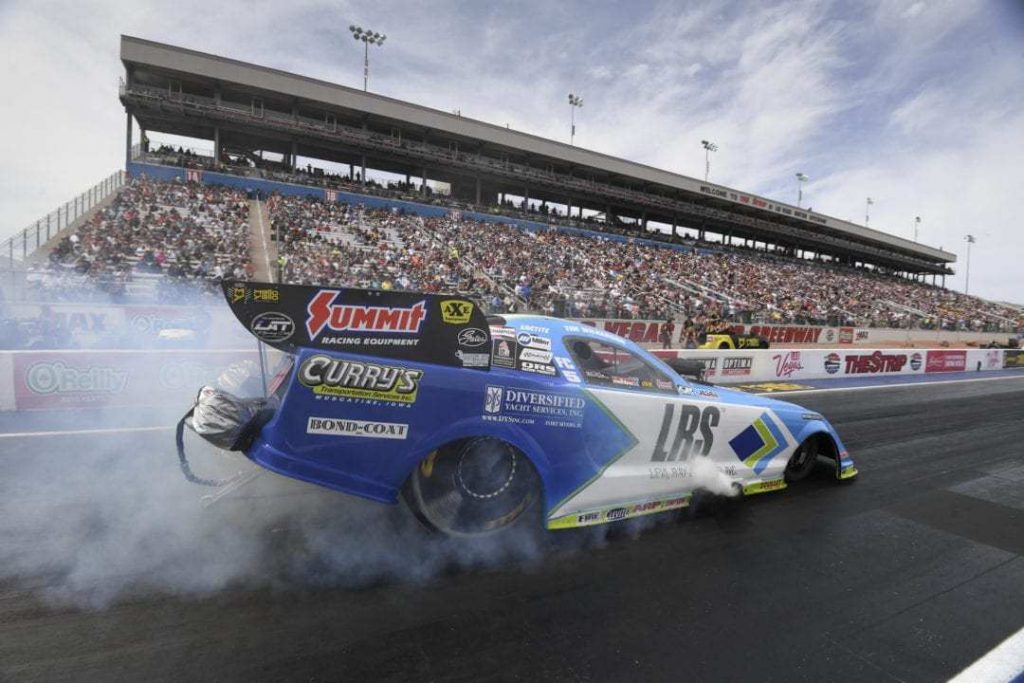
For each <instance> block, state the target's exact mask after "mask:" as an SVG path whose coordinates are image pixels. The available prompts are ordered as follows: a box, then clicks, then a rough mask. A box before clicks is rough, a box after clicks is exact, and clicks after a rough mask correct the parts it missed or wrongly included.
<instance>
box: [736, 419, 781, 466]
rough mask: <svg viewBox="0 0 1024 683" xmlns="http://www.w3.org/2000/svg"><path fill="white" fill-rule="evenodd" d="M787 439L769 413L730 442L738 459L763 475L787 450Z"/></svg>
mask: <svg viewBox="0 0 1024 683" xmlns="http://www.w3.org/2000/svg"><path fill="white" fill-rule="evenodd" d="M788 445H789V444H788V442H787V441H786V437H785V436H784V435H783V434H782V430H781V429H780V428H779V425H778V424H776V422H775V420H773V419H772V416H771V415H770V414H769V413H764V414H762V415H761V417H759V418H757V419H756V420H754V423H753V424H751V425H750V426H749V427H747V428H746V429H744V430H743V431H742V432H740V433H739V434H737V435H736V436H735V437H733V438H732V439H731V440H730V441H729V446H730V447H731V448H732V452H733V453H735V454H736V457H737V458H739V459H740V462H742V463H743V464H744V465H746V466H747V467H749V468H751V469H752V470H754V472H755V473H756V474H761V472H763V471H764V468H765V467H767V466H768V463H770V462H771V460H772V458H774V457H775V456H777V455H778V454H779V453H782V452H783V451H784V450H786V447H787V446H788Z"/></svg>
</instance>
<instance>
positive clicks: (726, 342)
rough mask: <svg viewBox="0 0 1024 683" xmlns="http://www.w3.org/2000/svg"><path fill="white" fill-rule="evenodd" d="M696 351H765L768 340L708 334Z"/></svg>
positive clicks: (746, 335)
mask: <svg viewBox="0 0 1024 683" xmlns="http://www.w3.org/2000/svg"><path fill="white" fill-rule="evenodd" d="M697 348H698V349H767V348H768V340H767V339H765V338H764V337H759V336H757V335H756V334H736V333H734V332H729V333H723V334H713V333H709V334H708V335H707V336H706V338H705V339H704V341H703V343H702V344H701V345H700V346H698V347H697Z"/></svg>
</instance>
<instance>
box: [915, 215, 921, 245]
mask: <svg viewBox="0 0 1024 683" xmlns="http://www.w3.org/2000/svg"><path fill="white" fill-rule="evenodd" d="M920 227H921V217H920V216H914V241H915V242H916V241H917V229H918V228H920Z"/></svg>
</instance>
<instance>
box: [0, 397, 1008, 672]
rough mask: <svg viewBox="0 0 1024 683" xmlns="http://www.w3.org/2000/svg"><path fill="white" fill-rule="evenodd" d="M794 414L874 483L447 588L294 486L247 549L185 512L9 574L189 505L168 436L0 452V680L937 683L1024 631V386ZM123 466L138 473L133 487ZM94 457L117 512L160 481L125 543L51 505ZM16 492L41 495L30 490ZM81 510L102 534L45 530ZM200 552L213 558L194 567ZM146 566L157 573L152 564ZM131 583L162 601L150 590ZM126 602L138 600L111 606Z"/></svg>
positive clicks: (333, 503) (658, 529)
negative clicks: (223, 572)
mask: <svg viewBox="0 0 1024 683" xmlns="http://www.w3.org/2000/svg"><path fill="white" fill-rule="evenodd" d="M793 400H795V401H797V402H799V403H800V404H802V405H805V406H807V407H808V408H809V409H812V410H816V411H819V412H821V413H823V414H824V415H826V416H827V417H828V418H829V419H830V420H831V421H832V422H833V424H835V426H836V427H837V429H838V430H839V432H840V434H841V435H842V436H843V438H844V440H845V442H846V445H847V447H848V448H849V451H850V453H851V455H852V456H853V458H854V459H855V460H856V462H857V466H858V468H859V469H860V471H861V478H860V480H858V481H856V482H854V483H852V484H847V485H840V484H836V483H834V482H832V481H831V480H830V479H829V478H828V476H827V473H826V472H821V473H820V476H818V477H816V478H815V479H814V480H813V481H809V482H805V483H804V484H801V485H798V486H793V487H791V488H790V489H789V490H787V491H785V492H782V493H779V494H770V495H762V496H757V497H754V498H750V499H747V500H744V501H740V502H738V503H736V504H731V505H720V506H711V508H710V509H704V510H703V512H701V511H698V513H697V514H693V513H687V514H684V515H680V516H679V517H678V518H677V519H666V518H662V519H661V520H660V521H659V523H656V524H654V525H653V526H651V527H650V528H646V529H644V530H643V531H642V532H641V531H639V530H638V528H637V526H636V525H630V524H629V523H624V524H622V525H619V526H618V527H616V528H615V529H613V530H612V532H611V533H610V534H609V535H608V536H607V537H605V536H604V535H602V534H597V535H595V534H594V533H591V532H586V533H584V532H558V533H557V534H549V535H548V536H549V537H550V538H547V537H546V540H545V541H542V542H540V544H539V545H538V544H535V545H532V546H530V545H529V544H526V543H525V542H524V545H525V546H526V549H525V550H524V549H522V548H520V549H518V551H517V552H515V553H509V560H508V561H507V562H505V561H498V562H494V561H491V560H487V559H486V558H484V556H483V555H480V556H474V555H473V551H471V550H465V549H464V550H462V551H459V550H455V549H452V548H448V549H447V550H446V552H451V553H456V554H458V553H461V554H459V561H458V562H455V563H454V564H455V565H456V566H455V567H454V568H452V567H450V566H447V567H446V566H445V564H444V562H443V561H442V562H440V563H439V562H438V559H437V556H435V555H432V554H430V553H429V552H426V551H425V550H424V548H425V546H421V545H415V546H410V545H409V544H408V543H403V544H402V547H398V548H395V547H389V548H388V552H390V553H392V554H393V557H394V558H397V560H396V561H394V562H393V563H391V560H388V562H389V563H388V564H387V571H383V572H377V573H374V572H367V567H375V566H377V565H374V564H373V563H374V562H381V561H383V560H382V559H381V557H383V556H380V557H378V556H377V555H374V553H377V554H380V553H381V552H382V546H384V545H386V544H387V540H386V537H384V536H360V539H359V543H350V542H348V543H347V542H346V541H347V540H350V536H351V535H352V534H354V533H356V532H355V531H352V530H351V529H352V528H353V527H346V526H345V525H344V524H343V521H342V520H341V519H340V515H349V516H353V515H357V516H358V521H359V529H360V531H359V533H364V531H363V529H365V528H367V527H374V525H375V524H376V522H375V521H374V520H376V519H377V518H379V517H384V516H389V517H390V516H393V513H395V512H401V511H396V510H390V509H388V508H383V507H380V506H375V505H372V504H371V505H366V506H361V505H360V506H357V507H355V508H353V507H352V505H351V504H350V503H349V502H340V501H339V500H338V498H337V497H336V494H330V493H328V494H326V495H324V494H321V493H320V492H319V491H312V492H311V490H310V489H309V487H305V486H303V485H300V484H294V485H291V484H289V486H290V488H285V489H273V491H274V492H275V493H274V495H269V494H267V495H266V497H260V496H261V495H264V493H265V492H264V493H259V492H257V493H253V494H252V497H251V498H250V501H249V502H250V503H254V504H255V505H256V506H257V507H256V508H250V509H249V510H248V512H247V513H246V514H245V515H244V516H243V515H239V516H238V517H237V518H232V517H231V516H230V514H231V513H230V510H232V508H231V507H230V506H226V507H225V508H224V510H220V509H219V508H217V509H214V510H211V511H207V514H216V515H220V516H221V517H219V518H218V519H229V520H231V521H232V523H233V524H236V525H237V528H236V529H235V532H234V533H233V534H231V533H228V534H225V535H219V534H222V533H223V532H224V530H223V529H212V528H210V527H209V526H203V524H204V522H203V520H204V519H206V518H205V517H201V516H200V515H201V514H203V513H192V512H187V511H186V512H179V513H177V514H178V517H180V518H174V519H172V520H171V523H170V524H169V525H168V526H167V527H166V528H163V531H162V532H161V535H160V537H159V538H141V539H135V541H134V543H133V544H129V545H127V546H123V547H122V546H119V545H113V546H110V547H105V548H104V554H103V556H102V557H105V558H107V559H108V560H109V562H110V563H111V564H113V565H116V566H118V567H121V568H123V569H119V572H120V573H117V574H116V575H114V576H107V575H105V574H104V573H103V572H102V571H99V570H98V569H97V568H96V567H95V566H94V565H93V563H88V562H84V561H83V562H78V563H75V564H73V565H72V566H70V567H68V566H57V567H54V565H55V564H56V565H60V563H59V562H56V561H54V560H53V558H52V557H51V556H49V555H40V557H42V558H43V559H46V558H49V564H47V563H46V562H42V561H41V562H38V563H34V564H33V563H30V562H28V561H27V560H25V559H24V558H22V559H19V558H21V555H19V558H15V557H13V556H12V555H10V554H9V553H10V551H11V550H12V549H23V548H24V546H21V545H19V543H20V541H21V540H23V539H22V536H29V537H31V538H32V539H33V540H34V543H37V544H42V545H45V544H46V543H49V542H51V538H50V536H52V535H55V534H67V535H68V536H69V539H70V541H71V542H70V543H69V544H68V545H67V546H66V547H67V548H71V549H73V550H75V549H77V550H75V552H79V553H83V554H85V555H86V556H88V544H89V542H90V540H89V539H90V538H92V536H91V535H92V534H98V533H101V530H102V529H104V528H107V527H112V528H114V529H116V531H117V534H119V535H126V536H128V537H131V535H132V529H136V528H139V525H143V524H146V523H147V519H148V516H150V515H152V514H154V511H153V508H152V507H151V506H147V505H146V503H147V502H148V501H152V500H153V499H157V500H160V501H163V500H164V499H163V498H161V497H160V496H168V498H167V499H166V500H167V501H168V502H166V503H163V504H164V505H167V506H170V505H171V503H172V502H173V501H174V500H176V498H174V497H173V496H177V495H178V493H179V492H182V491H187V489H185V488H180V484H179V481H178V480H179V479H180V477H179V476H178V473H177V471H176V464H175V463H174V461H173V457H174V456H173V452H172V451H171V449H170V448H168V444H167V436H166V435H165V434H148V433H134V434H125V435H123V436H122V437H120V438H121V439H122V441H121V442H120V443H118V444H117V446H116V449H115V450H110V447H109V446H108V445H106V441H109V440H110V437H109V436H103V437H99V436H95V437H90V436H88V435H81V436H78V437H75V438H74V439H70V438H69V439H67V440H66V443H64V442H63V440H58V441H62V443H61V444H60V445H59V447H58V448H57V449H55V450H47V451H45V452H42V451H33V449H34V448H37V446H38V441H41V440H32V439H28V438H26V439H24V440H12V441H17V443H12V442H11V441H7V442H4V443H3V445H2V446H0V447H2V448H3V449H4V450H5V455H8V456H11V457H5V458H0V493H2V494H3V495H4V496H5V500H6V501H8V502H7V503H5V507H6V508H7V510H8V511H16V510H19V509H22V508H23V507H25V506H28V508H29V509H31V510H33V511H36V510H37V511H38V514H39V516H38V517H36V516H33V517H31V518H30V520H29V521H26V522H25V524H24V525H22V526H18V527H16V528H12V527H11V526H10V525H8V526H4V525H3V524H0V529H2V530H3V535H2V536H0V543H2V545H0V551H2V552H3V553H4V556H5V562H7V560H8V558H9V559H10V560H11V561H13V562H14V563H15V564H16V565H25V566H24V568H23V569H22V570H21V571H18V572H8V573H7V574H6V578H4V579H3V580H2V581H0V591H2V592H0V679H3V680H8V679H10V680H47V681H60V680H68V681H72V680H74V681H78V680H153V681H156V680H167V681H181V680H225V681H226V680H253V679H260V680H395V681H406V680H416V681H429V680H465V681H480V680H495V681H504V680H523V681H538V680H559V681H574V680H579V681H625V680H644V681H660V680H665V681H668V680H680V679H684V678H688V679H696V680H708V679H714V680H778V681H821V680H853V681H860V680H863V681H886V680H893V681H895V680H900V681H939V680H946V679H948V678H950V677H952V676H954V675H955V674H957V673H958V672H959V671H961V670H963V669H964V668H966V667H967V666H969V665H970V664H971V663H972V662H974V661H975V660H977V659H979V658H980V657H982V656H983V655H984V654H985V653H986V652H988V651H989V650H992V649H993V648H995V647H996V646H997V645H998V644H999V643H1000V642H1001V641H1003V640H1004V639H1006V638H1007V637H1008V636H1010V635H1012V634H1014V633H1016V632H1017V631H1018V630H1019V629H1020V628H1021V626H1022V625H1024V591H1022V590H1021V586H1024V557H1022V553H1024V525H1022V522H1024V420H1022V419H1021V416H1022V415H1024V381H1005V382H976V383H974V382H972V383H963V384H947V385H941V386H932V387H928V386H919V387H890V388H886V389H884V390H877V391H874V390H860V391H855V392H848V393H846V392H838V393H823V394H808V395H804V396H799V397H797V396H794V397H793ZM101 441H103V442H104V445H102V446H101V445H100V442H101ZM47 448H49V446H47ZM129 456H130V457H133V458H137V459H138V462H139V465H138V467H137V468H136V469H133V470H124V469H122V468H120V466H119V465H118V464H117V463H118V462H119V458H122V457H129ZM90 457H95V459H96V462H95V463H93V462H92V461H90V467H89V469H88V470H86V471H80V470H73V475H74V477H75V481H74V482H73V483H74V484H75V485H77V486H78V487H80V488H81V487H85V488H86V490H88V486H90V485H91V484H90V482H92V478H91V477H108V476H109V477H114V478H115V481H114V482H113V483H114V484H115V486H116V488H114V489H104V490H103V493H104V494H108V495H109V494H110V492H111V490H112V491H113V492H115V494H117V495H120V494H124V495H130V493H131V491H132V490H133V487H138V486H141V484H140V482H141V481H143V480H148V479H151V480H152V481H154V482H158V483H159V488H158V489H153V490H147V491H146V495H144V496H142V495H140V496H138V501H136V503H137V504H134V505H133V507H132V508H131V513H132V514H131V515H126V517H128V518H127V519H120V518H118V516H117V515H116V512H117V511H118V510H119V508H118V507H116V506H114V507H103V508H101V509H100V513H96V511H95V510H94V509H93V508H92V507H90V503H91V502H92V498H93V497H94V494H91V493H90V494H89V495H83V496H81V497H79V498H73V499H69V500H63V499H61V501H60V504H59V505H56V504H53V505H50V503H49V501H51V500H52V499H53V496H54V495H55V491H57V490H58V488H59V487H60V486H61V482H62V478H63V477H67V476H70V475H69V474H68V472H69V469H68V468H69V465H68V463H69V462H72V459H74V458H86V459H88V458H90ZM28 459H30V461H31V464H30V465H26V464H25V462H26V461H27V460H28ZM26 472H28V474H27V475H26ZM90 473H91V474H90ZM25 476H31V477H33V481H45V482H47V483H46V484H45V485H40V490H36V491H33V490H27V489H30V488H31V487H26V486H25V484H24V482H25V479H24V477H25ZM268 476H271V475H268ZM12 482H20V483H19V484H17V485H16V484H15V483H12ZM276 483H277V482H275V485H276ZM188 495H193V496H195V497H198V495H199V494H197V493H196V494H193V493H188ZM307 497H316V498H317V500H318V503H317V505H316V506H309V505H306V503H305V502H304V501H306V499H307ZM132 500H133V501H135V499H134V498H133V499H132ZM16 506H17V507H16ZM33 506H36V507H33ZM82 509H89V510H90V511H91V512H90V515H94V516H95V517H96V519H90V520H89V522H88V524H85V525H81V526H74V527H68V526H66V525H58V524H54V523H52V520H53V519H55V518H58V517H59V516H60V515H69V516H74V515H76V514H81V513H80V512H79V511H80V510H82ZM218 510H219V511H218ZM225 510H227V511H229V512H225ZM253 510H258V511H260V513H264V514H268V515H270V511H271V510H272V511H273V514H274V515H275V516H274V517H273V523H271V524H268V525H267V526H266V527H265V532H264V533H263V535H262V536H261V538H262V539H263V541H264V543H263V545H262V546H261V547H260V549H259V552H258V553H257V555H256V556H255V558H254V559H253V567H247V572H243V573H237V572H236V573H231V574H228V575H227V579H226V580H224V581H222V582H218V581H216V580H213V579H211V578H210V577H211V576H214V574H215V572H216V570H217V568H218V567H219V566H221V565H222V564H223V557H224V556H226V554H228V553H232V557H237V556H238V555H239V554H242V553H246V552H253V549H252V548H251V547H249V546H239V545H236V542H237V540H238V537H240V536H241V535H242V532H243V530H245V529H247V528H248V526H247V525H248V524H251V520H252V517H253ZM295 510H301V511H302V515H303V517H304V520H305V519H306V518H308V517H309V516H311V515H312V514H313V511H316V512H317V513H318V514H320V515H321V517H320V518H319V521H318V523H317V525H316V527H315V528H316V529H318V530H319V531H320V532H322V533H314V532H313V531H310V529H311V528H312V527H310V526H308V525H306V526H301V528H302V529H303V531H302V533H301V534H298V537H296V534H294V533H291V532H290V531H289V530H294V529H296V528H299V526H300V525H299V524H298V522H297V521H296V520H295V519H294V516H295V512H294V511H295ZM332 510H333V511H335V512H334V513H331V512H330V511H332ZM157 511H159V508H158V509H157ZM325 511H328V514H326V515H324V514H323V513H324V512H325ZM107 512H112V513H113V514H111V515H109V516H108V515H107ZM193 514H194V515H195V516H193ZM332 514H334V515H336V516H335V517H332ZM161 521H163V520H161ZM119 524H120V525H122V526H116V525H119ZM26 525H27V526H26ZM32 525H37V526H32ZM104 525H106V526H104ZM161 528H162V527H161ZM376 528H377V530H378V531H381V532H382V533H386V531H387V528H386V525H385V527H381V526H379V525H378V526H376ZM195 529H199V530H200V531H195ZM176 530H178V531H180V533H179V532H178V531H176ZM229 531H230V529H229ZM401 532H402V533H403V534H405V533H408V531H407V530H406V529H404V528H403V529H402V530H401ZM77 534H80V535H81V536H78V535H77ZM119 537H120V536H115V538H119ZM211 538H212V539H213V540H214V541H215V543H214V544H213V546H214V547H215V548H216V549H217V550H216V552H211V551H210V550H209V549H208V548H207V546H208V545H210V544H207V543H205V541H208V540H210V539H211ZM403 538H406V537H403ZM76 539H79V540H76ZM125 542H126V543H127V542H128V541H127V540H126V541H125ZM193 544H194V546H195V547H197V548H198V547H202V548H204V550H202V551H201V552H202V553H209V554H208V555H202V556H201V557H199V558H198V559H196V558H195V557H193V555H196V554H199V553H200V551H199V550H195V551H190V548H191V547H192V545H193ZM59 547H63V546H59ZM168 547H172V548H178V549H180V553H183V555H182V556H181V557H179V556H178V555H177V554H174V553H170V554H169V553H168V551H167V548H168ZM118 548H122V549H124V550H125V552H126V553H129V554H131V555H132V556H131V557H130V558H127V559H126V558H125V557H122V556H121V555H120V554H119V553H118V552H116V550H117V549H118ZM140 548H141V549H143V550H148V552H149V553H150V554H151V555H152V556H153V557H155V558H159V562H156V561H154V562H153V563H152V564H151V565H146V564H145V563H142V558H139V557H136V556H135V555H138V554H145V553H140ZM410 548H411V549H410ZM332 550H338V552H337V553H334V554H333V555H332V553H331V551H332ZM190 553H191V554H190ZM30 555H31V553H30ZM312 556H315V559H314V560H313V561H310V560H309V558H310V557H312ZM388 557H392V556H388ZM324 558H329V560H330V561H328V560H327V559H324ZM100 559H102V558H100ZM128 559H131V560H135V561H136V562H134V563H133V562H129V561H128ZM97 561H98V560H97ZM175 562H177V563H179V567H178V568H179V569H180V571H172V570H173V569H174V566H173V565H174V563H175ZM332 563H333V564H332ZM339 563H340V564H339ZM345 563H347V564H345ZM169 564H170V565H172V567H171V568H170V569H169V568H168V565H169ZM509 564H511V565H512V566H511V567H509V566H508V565H509ZM427 565H430V567H432V568H433V571H427V570H426V569H425V567H426V566H427ZM140 566H141V567H143V568H145V571H146V572H148V574H146V576H150V577H160V578H161V581H156V580H155V579H153V580H152V581H149V582H147V581H145V580H140V578H139V575H136V574H135V573H133V572H138V573H139V574H140V575H141V571H140V569H139V567H140ZM296 566H299V567H301V571H300V572H298V573H296V571H295V567H296ZM339 566H341V567H342V570H341V571H339V569H338V567H339ZM41 567H51V569H50V570H49V571H45V572H40V571H38V570H39V569H40V568H41ZM254 567H255V569H254ZM474 567H475V568H474ZM417 568H424V571H422V572H417V571H415V570H416V569H417ZM30 569H31V570H35V571H29V570H30ZM199 569H201V570H203V571H202V572H199V571H197V570H199ZM346 571H348V572H363V574H362V578H363V579H365V580H349V579H351V578H352V577H351V576H349V575H347V574H346V573H345V572H346ZM182 574H185V576H181V575H182ZM197 574H202V575H197ZM254 577H255V578H254ZM410 577H411V578H410ZM171 578H173V579H175V581H171V582H169V583H168V581H170V579H171ZM117 581H121V582H122V583H124V584H130V585H131V586H132V588H130V589H125V590H124V591H123V592H117V590H114V589H111V590H106V591H105V590H104V586H106V587H107V588H110V586H109V585H107V584H110V583H111V582H114V583H116V582H117ZM221 584H222V585H221ZM168 586H173V587H174V588H173V590H169V589H168ZM83 595H84V596H86V597H87V598H88V600H89V601H91V603H90V604H91V605H92V606H89V605H82V604H81V601H82V597H83ZM1021 668H1022V669H1024V664H1022V667H1021Z"/></svg>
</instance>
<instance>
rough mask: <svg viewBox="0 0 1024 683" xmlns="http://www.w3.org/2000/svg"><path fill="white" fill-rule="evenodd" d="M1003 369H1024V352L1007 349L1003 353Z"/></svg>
mask: <svg viewBox="0 0 1024 683" xmlns="http://www.w3.org/2000/svg"><path fill="white" fill-rule="evenodd" d="M1003 367H1004V368H1024V351H1021V350H1020V349H1007V350H1006V351H1003Z"/></svg>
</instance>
